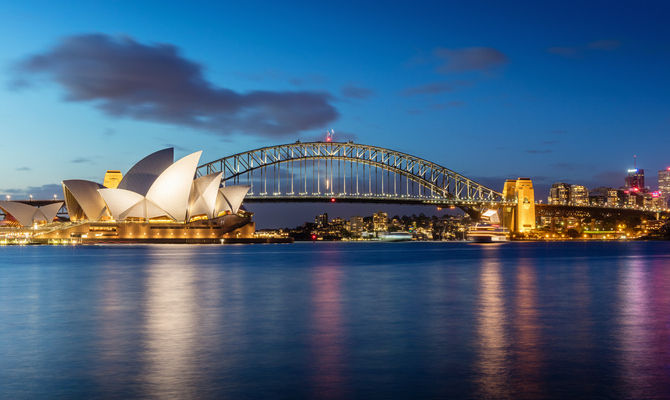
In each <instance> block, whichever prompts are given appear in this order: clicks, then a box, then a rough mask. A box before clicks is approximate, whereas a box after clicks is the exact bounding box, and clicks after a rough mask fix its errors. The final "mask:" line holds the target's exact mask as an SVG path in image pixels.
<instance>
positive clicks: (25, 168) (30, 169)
mask: <svg viewBox="0 0 670 400" xmlns="http://www.w3.org/2000/svg"><path fill="white" fill-rule="evenodd" d="M32 170H33V169H32V168H30V167H19V168H16V169H15V171H32Z"/></svg>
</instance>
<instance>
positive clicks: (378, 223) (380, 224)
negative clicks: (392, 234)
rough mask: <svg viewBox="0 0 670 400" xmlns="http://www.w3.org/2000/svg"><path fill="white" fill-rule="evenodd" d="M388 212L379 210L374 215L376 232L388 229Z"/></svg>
mask: <svg viewBox="0 0 670 400" xmlns="http://www.w3.org/2000/svg"><path fill="white" fill-rule="evenodd" d="M388 221H389V217H388V214H387V213H385V212H383V211H379V212H376V213H374V214H373V215H372V229H373V230H374V231H375V232H386V231H387V230H388Z"/></svg>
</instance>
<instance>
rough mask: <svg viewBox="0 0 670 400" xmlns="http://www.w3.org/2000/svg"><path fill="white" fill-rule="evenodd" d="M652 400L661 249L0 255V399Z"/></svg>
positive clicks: (438, 246) (659, 361)
mask: <svg viewBox="0 0 670 400" xmlns="http://www.w3.org/2000/svg"><path fill="white" fill-rule="evenodd" d="M132 397H139V398H273V399H274V398H362V399H368V398H514V399H519V398H556V399H567V398H630V399H641V398H670V243H669V242H631V243H509V244H503V245H472V244H465V243H395V244H393V243H388V244H387V243H298V244H292V245H246V246H178V245H171V246H170V245H166V246H106V247H103V246H79V247H1V248H0V398H7V399H19V398H132Z"/></svg>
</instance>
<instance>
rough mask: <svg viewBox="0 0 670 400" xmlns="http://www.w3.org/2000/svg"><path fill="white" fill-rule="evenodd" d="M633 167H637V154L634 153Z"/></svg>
mask: <svg viewBox="0 0 670 400" xmlns="http://www.w3.org/2000/svg"><path fill="white" fill-rule="evenodd" d="M633 167H634V168H635V169H637V154H633Z"/></svg>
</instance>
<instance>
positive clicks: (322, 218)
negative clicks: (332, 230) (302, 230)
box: [314, 213, 328, 228]
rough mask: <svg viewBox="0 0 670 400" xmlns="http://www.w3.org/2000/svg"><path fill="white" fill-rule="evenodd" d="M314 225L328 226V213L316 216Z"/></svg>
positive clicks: (318, 226)
mask: <svg viewBox="0 0 670 400" xmlns="http://www.w3.org/2000/svg"><path fill="white" fill-rule="evenodd" d="M314 225H316V227H317V228H323V227H325V226H328V213H323V214H319V215H317V216H316V217H315V218H314Z"/></svg>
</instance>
